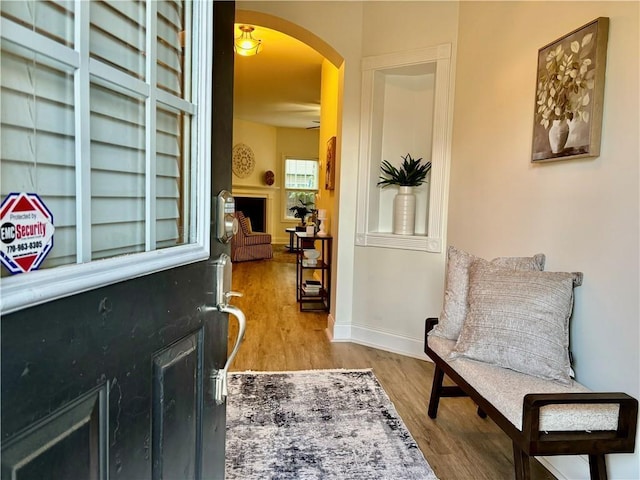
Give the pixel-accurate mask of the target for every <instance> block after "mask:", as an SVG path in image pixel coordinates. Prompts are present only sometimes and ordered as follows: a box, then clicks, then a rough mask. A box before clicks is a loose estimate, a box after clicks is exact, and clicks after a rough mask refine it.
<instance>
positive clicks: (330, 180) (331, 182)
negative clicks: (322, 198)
mask: <svg viewBox="0 0 640 480" xmlns="http://www.w3.org/2000/svg"><path fill="white" fill-rule="evenodd" d="M324 188H325V189H326V190H334V189H335V188H336V137H331V138H330V139H329V141H328V142H327V166H326V169H325V176H324Z"/></svg>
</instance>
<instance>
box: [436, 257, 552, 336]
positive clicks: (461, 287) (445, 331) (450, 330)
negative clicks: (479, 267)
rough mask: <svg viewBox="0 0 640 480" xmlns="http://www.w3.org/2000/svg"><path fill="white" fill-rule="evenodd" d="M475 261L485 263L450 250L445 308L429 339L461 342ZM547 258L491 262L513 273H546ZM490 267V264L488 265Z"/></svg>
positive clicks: (522, 258)
mask: <svg viewBox="0 0 640 480" xmlns="http://www.w3.org/2000/svg"><path fill="white" fill-rule="evenodd" d="M474 261H484V262H487V260H483V259H481V258H479V257H476V256H475V255H472V254H470V253H467V252H465V251H463V250H459V249H457V248H455V247H453V246H450V247H449V248H448V249H447V273H446V278H445V291H444V304H443V307H442V313H441V314H440V318H439V320H438V324H437V325H436V326H435V328H434V329H433V330H431V332H430V333H429V335H435V336H437V337H442V338H448V339H449V340H457V339H458V336H459V335H460V329H461V328H462V324H463V322H464V319H465V317H466V315H467V289H468V286H469V266H470V265H471V263H473V262H474ZM544 262H545V256H544V254H542V253H539V254H537V255H534V256H533V257H499V258H494V259H493V260H491V262H490V263H491V264H493V265H494V266H497V267H501V268H505V269H511V270H544ZM487 263H489V262H487Z"/></svg>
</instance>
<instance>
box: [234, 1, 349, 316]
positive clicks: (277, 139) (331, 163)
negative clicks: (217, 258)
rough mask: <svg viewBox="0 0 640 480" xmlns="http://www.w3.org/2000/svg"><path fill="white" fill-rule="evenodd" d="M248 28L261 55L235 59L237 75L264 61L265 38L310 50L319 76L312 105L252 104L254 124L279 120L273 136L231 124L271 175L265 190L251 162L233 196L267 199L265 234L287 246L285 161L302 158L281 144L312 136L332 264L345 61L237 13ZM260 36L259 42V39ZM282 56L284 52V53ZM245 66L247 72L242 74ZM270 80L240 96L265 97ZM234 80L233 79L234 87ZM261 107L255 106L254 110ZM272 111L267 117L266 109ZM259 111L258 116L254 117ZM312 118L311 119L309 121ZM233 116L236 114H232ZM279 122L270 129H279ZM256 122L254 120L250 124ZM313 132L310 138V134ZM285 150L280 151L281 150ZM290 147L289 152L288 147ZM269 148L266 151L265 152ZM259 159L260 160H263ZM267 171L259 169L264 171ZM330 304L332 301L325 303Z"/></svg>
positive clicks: (278, 24)
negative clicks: (268, 162)
mask: <svg viewBox="0 0 640 480" xmlns="http://www.w3.org/2000/svg"><path fill="white" fill-rule="evenodd" d="M243 24H246V25H251V26H254V27H255V32H254V36H255V38H259V39H262V40H263V42H264V44H263V52H262V53H259V54H258V55H257V56H255V57H243V58H239V57H238V56H236V65H237V67H236V75H237V76H240V75H246V74H247V73H246V72H247V71H250V67H249V65H251V62H254V64H255V63H257V61H258V60H260V59H259V58H258V57H259V56H260V55H263V58H266V56H267V55H268V54H273V52H269V48H274V47H273V45H270V44H269V42H268V41H267V40H268V39H269V38H270V35H273V34H278V35H281V36H282V35H284V36H288V37H291V39H295V41H297V42H301V43H302V44H304V46H305V47H306V48H307V49H312V50H313V51H314V53H315V55H317V56H318V58H320V61H321V66H320V67H319V70H318V78H317V81H318V98H317V102H314V101H313V100H311V101H309V100H307V101H305V102H300V103H297V104H296V103H295V102H280V103H277V102H276V101H274V102H273V103H272V104H271V105H266V106H265V105H261V103H262V102H261V101H255V102H254V104H253V105H252V112H250V113H251V114H252V115H253V116H254V117H253V118H258V117H257V114H258V113H260V114H261V115H262V117H261V119H259V121H263V122H265V123H266V122H268V120H266V117H267V116H269V115H271V116H272V117H274V118H275V117H279V120H278V121H279V122H280V125H281V127H278V128H279V129H278V130H277V132H276V133H275V134H274V133H273V132H272V131H270V129H269V128H267V127H265V128H260V126H256V125H253V124H251V123H249V122H247V121H246V119H243V118H239V117H236V118H234V144H235V143H236V142H237V141H242V139H243V138H250V142H251V143H252V144H253V145H252V148H254V150H256V152H255V153H256V158H264V157H265V156H272V157H274V158H273V161H274V162H275V164H273V169H271V170H272V171H273V172H275V183H274V184H273V186H269V188H267V187H266V185H264V184H263V178H264V177H263V174H264V172H263V171H261V170H260V165H258V163H259V162H258V161H257V162H256V165H257V167H256V169H257V170H258V171H257V172H256V173H255V174H254V176H253V179H246V180H245V179H239V178H237V176H235V175H234V178H233V181H234V195H236V196H237V195H238V194H240V195H242V196H245V195H246V196H250V197H255V196H264V197H265V198H266V202H267V205H269V206H268V207H267V213H266V217H267V218H266V219H265V225H266V230H267V231H269V233H271V234H272V237H273V239H274V243H278V244H280V243H284V244H288V243H289V237H288V234H287V233H285V229H286V228H285V227H292V226H294V225H295V223H290V224H287V222H291V219H290V218H289V219H288V218H287V215H286V212H287V205H286V201H285V199H284V192H285V189H284V186H283V183H282V181H283V178H284V174H285V171H284V162H285V158H284V156H288V155H291V156H293V157H295V156H300V157H303V158H304V157H305V153H303V154H302V155H300V153H299V152H300V151H302V152H305V150H304V149H303V148H300V147H299V145H300V143H301V142H298V141H285V140H283V138H291V130H295V129H296V128H298V129H302V130H306V132H305V131H301V132H299V133H300V137H302V138H305V137H309V136H310V135H315V138H317V140H316V147H315V151H314V152H313V154H312V155H313V157H315V158H317V161H318V176H319V178H318V189H317V195H316V204H315V207H316V208H317V209H320V210H324V211H325V212H326V216H327V217H328V219H329V220H328V221H326V222H325V223H326V225H327V228H328V229H329V233H330V234H331V235H332V236H333V237H334V241H333V252H332V258H333V259H336V258H337V244H338V243H337V241H336V240H335V239H336V237H337V235H338V230H337V227H338V196H339V191H340V156H341V155H340V154H341V142H340V131H341V128H342V125H341V120H340V119H341V116H342V106H341V100H340V99H341V97H342V93H341V92H342V83H343V78H344V75H343V68H344V59H343V58H342V56H340V54H339V53H338V52H337V51H336V50H335V49H334V48H333V47H331V46H330V45H329V44H327V43H326V42H325V41H323V40H322V39H321V38H319V37H318V36H316V35H315V34H313V33H312V32H310V31H308V30H306V29H304V28H302V27H300V26H299V25H296V24H294V23H292V22H289V21H287V20H284V19H282V18H279V17H276V16H272V15H268V14H264V13H260V12H254V11H248V10H236V25H243ZM234 34H235V36H238V34H239V30H238V28H236V30H235V32H234ZM261 35H262V37H261ZM291 45H292V46H291V47H290V48H291V51H290V52H289V54H290V57H291V59H290V63H289V64H288V65H287V66H286V67H284V68H285V69H287V70H289V69H290V70H291V71H292V72H294V71H295V62H296V55H297V46H295V45H293V44H291ZM284 54H285V55H286V52H285V53H284ZM245 66H246V68H245ZM269 76H270V75H263V76H259V75H257V76H254V77H253V78H252V79H251V85H250V87H249V86H247V85H246V84H244V85H243V86H242V87H241V88H240V90H242V89H244V90H242V91H244V92H249V90H248V89H249V88H251V90H250V94H251V95H254V96H259V95H261V94H262V93H263V92H264V95H268V93H267V92H266V89H268V88H270V86H269V85H268V83H269V81H270V80H269V78H268V77H269ZM238 80H239V79H238V78H236V81H238ZM242 91H240V93H239V94H238V93H236V102H237V101H238V96H239V95H242ZM259 104H260V105H259ZM243 108H245V107H243V106H242V105H239V104H238V105H237V108H236V112H237V113H238V115H239V116H246V117H247V118H250V117H251V116H252V115H249V114H248V113H247V111H246V110H244V111H243V110H242V109H243ZM269 108H272V109H273V110H272V112H271V114H270V113H269V111H268V109H269ZM259 111H260V112H259ZM287 112H291V115H294V114H295V115H298V116H304V115H305V114H308V115H309V116H308V118H307V123H306V126H305V127H300V126H299V125H298V126H295V125H292V126H287V123H286V121H285V120H283V117H285V116H286V115H287ZM313 115H315V117H314V116H313ZM234 116H235V114H234ZM278 121H276V122H275V124H276V125H277V124H278ZM254 122H255V120H254ZM312 131H315V132H312ZM283 145H284V146H283ZM292 145H293V146H292ZM269 147H271V149H269ZM263 153H264V155H262V154H263ZM266 168H267V167H263V168H262V170H265V169H266ZM335 271H336V269H335V268H334V269H333V272H332V281H331V285H332V292H331V293H330V295H331V297H332V300H335V290H336V274H335ZM330 303H331V304H335V302H334V301H331V302H330Z"/></svg>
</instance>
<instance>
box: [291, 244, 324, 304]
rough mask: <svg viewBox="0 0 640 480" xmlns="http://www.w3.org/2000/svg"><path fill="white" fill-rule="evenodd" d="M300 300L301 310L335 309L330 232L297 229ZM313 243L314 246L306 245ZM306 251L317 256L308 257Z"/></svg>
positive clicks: (297, 285)
mask: <svg viewBox="0 0 640 480" xmlns="http://www.w3.org/2000/svg"><path fill="white" fill-rule="evenodd" d="M295 237H296V252H297V253H296V255H297V258H296V300H297V301H298V303H299V304H300V311H301V312H312V311H326V312H328V311H329V309H330V308H331V248H332V246H333V237H331V236H330V235H325V236H321V235H310V234H307V233H305V232H296V233H295ZM303 244H304V246H305V247H306V246H309V245H310V244H313V246H314V248H313V249H309V248H302V247H303ZM305 250H307V251H308V250H315V251H316V252H318V253H316V254H315V255H309V252H307V256H305ZM314 256H316V257H317V258H313V257H314Z"/></svg>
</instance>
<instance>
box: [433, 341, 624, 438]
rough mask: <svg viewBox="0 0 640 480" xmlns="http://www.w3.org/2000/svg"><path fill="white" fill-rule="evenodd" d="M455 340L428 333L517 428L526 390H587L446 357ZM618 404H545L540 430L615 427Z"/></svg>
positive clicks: (440, 353) (451, 363)
mask: <svg viewBox="0 0 640 480" xmlns="http://www.w3.org/2000/svg"><path fill="white" fill-rule="evenodd" d="M455 343H456V342H454V341H452V340H448V339H445V338H440V337H435V336H430V337H429V338H428V345H429V348H431V350H433V351H434V352H435V353H436V354H437V355H438V356H439V357H440V358H441V359H443V360H444V361H445V362H446V363H447V364H449V366H451V367H452V368H453V369H454V370H455V371H456V372H457V373H458V374H459V375H460V376H461V377H462V378H464V380H465V381H466V382H467V383H468V384H469V385H471V386H472V387H473V388H474V389H475V390H476V391H477V392H478V393H479V394H480V395H481V396H482V397H484V398H485V399H486V400H487V401H488V402H489V403H491V404H492V405H493V406H494V407H496V409H498V411H500V413H502V414H503V415H504V416H505V417H506V418H507V420H509V421H510V422H511V423H512V424H513V425H514V426H515V427H516V428H517V429H518V430H522V405H523V399H524V396H525V395H526V394H528V393H579V392H589V389H587V388H586V387H584V386H583V385H581V384H579V383H578V382H576V381H574V380H571V381H570V382H569V383H568V384H566V385H565V384H561V383H558V382H554V381H552V380H544V379H542V378H539V377H534V376H531V375H527V374H524V373H520V372H516V371H513V370H508V369H506V368H502V367H498V366H495V365H490V364H487V363H484V362H479V361H476V360H471V359H468V358H463V357H460V358H456V359H454V360H448V358H449V355H450V353H451V351H452V350H453V348H454V346H455ZM618 410H619V407H618V405H578V404H572V405H547V406H544V407H542V408H541V410H540V430H541V431H576V430H577V431H598V430H616V429H617V427H618Z"/></svg>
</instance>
